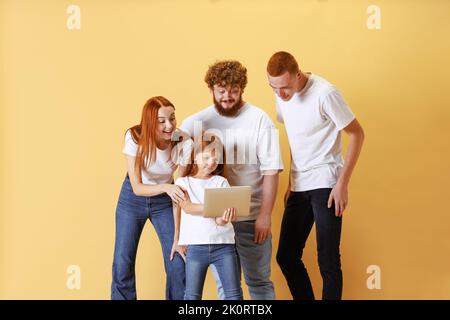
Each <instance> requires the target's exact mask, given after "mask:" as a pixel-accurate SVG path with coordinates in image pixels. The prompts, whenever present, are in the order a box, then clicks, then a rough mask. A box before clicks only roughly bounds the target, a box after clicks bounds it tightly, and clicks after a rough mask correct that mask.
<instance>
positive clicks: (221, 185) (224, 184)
mask: <svg viewBox="0 0 450 320" xmlns="http://www.w3.org/2000/svg"><path fill="white" fill-rule="evenodd" d="M221 178H222V179H221V180H220V181H219V185H218V188H228V187H230V183H229V182H228V180H227V179H226V178H224V177H221Z"/></svg>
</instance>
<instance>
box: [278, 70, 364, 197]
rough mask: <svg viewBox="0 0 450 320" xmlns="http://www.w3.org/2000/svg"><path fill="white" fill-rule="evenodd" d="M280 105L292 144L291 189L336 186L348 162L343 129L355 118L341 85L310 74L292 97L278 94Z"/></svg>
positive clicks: (280, 112)
mask: <svg viewBox="0 0 450 320" xmlns="http://www.w3.org/2000/svg"><path fill="white" fill-rule="evenodd" d="M276 108H277V119H278V121H280V122H282V123H284V124H285V127H286V132H287V136H288V139H289V145H290V148H291V155H292V166H291V173H290V180H291V191H307V190H314V189H319V188H332V187H334V185H335V184H336V182H337V179H338V178H339V174H340V172H341V169H342V167H343V165H344V161H343V159H342V155H341V149H342V147H341V133H340V131H341V130H342V129H343V128H345V127H346V126H347V125H348V124H350V122H351V121H353V119H355V116H354V115H353V113H352V111H351V110H350V107H349V106H348V105H347V103H346V102H345V101H344V99H343V98H342V96H341V94H340V93H339V91H338V89H337V88H336V87H335V86H333V85H332V84H330V83H329V82H328V81H326V80H325V79H323V78H321V77H319V76H317V75H315V74H310V75H309V78H308V81H307V83H306V85H305V87H304V88H303V89H302V90H301V91H300V92H297V93H295V94H294V95H293V97H292V98H291V99H290V100H289V101H283V100H282V99H280V98H279V97H278V96H276Z"/></svg>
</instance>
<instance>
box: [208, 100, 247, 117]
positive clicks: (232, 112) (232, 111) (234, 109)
mask: <svg viewBox="0 0 450 320" xmlns="http://www.w3.org/2000/svg"><path fill="white" fill-rule="evenodd" d="M213 100H214V107H215V108H216V110H217V112H218V113H219V114H220V115H222V116H224V117H234V116H236V115H237V114H238V112H239V110H241V107H242V105H243V103H242V95H240V96H239V99H237V100H236V101H234V104H233V105H232V106H231V108H228V109H225V108H224V107H222V105H221V104H220V102H219V101H217V100H216V97H214V95H213ZM227 101H230V102H233V100H232V99H228V100H227Z"/></svg>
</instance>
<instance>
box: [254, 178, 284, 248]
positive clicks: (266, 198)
mask: <svg viewBox="0 0 450 320" xmlns="http://www.w3.org/2000/svg"><path fill="white" fill-rule="evenodd" d="M263 174H264V179H263V186H262V202H261V209H260V213H259V215H258V218H257V219H256V223H255V239H254V241H255V242H256V243H262V242H263V241H264V240H266V239H267V237H268V236H269V234H270V228H271V219H272V210H273V205H274V203H275V199H276V196H277V190H278V181H279V173H278V171H277V170H271V171H265V172H264V173H263Z"/></svg>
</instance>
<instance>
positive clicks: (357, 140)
mask: <svg viewBox="0 0 450 320" xmlns="http://www.w3.org/2000/svg"><path fill="white" fill-rule="evenodd" d="M344 132H345V133H347V134H348V137H349V143H348V148H347V153H346V156H345V164H344V167H343V169H342V173H341V175H340V177H339V180H338V181H339V182H340V183H346V184H348V183H349V182H350V178H351V176H352V173H353V169H354V168H355V166H356V163H357V161H358V158H359V155H360V153H361V149H362V146H363V142H364V130H363V128H362V127H361V125H360V124H359V122H358V120H356V119H355V120H353V121H352V122H351V123H350V124H349V125H348V126H347V127H345V128H344Z"/></svg>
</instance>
